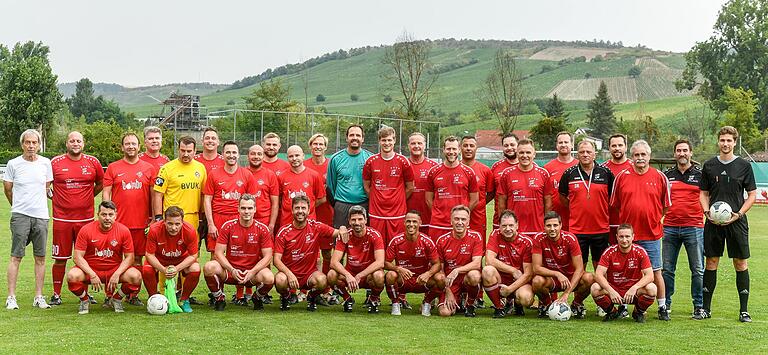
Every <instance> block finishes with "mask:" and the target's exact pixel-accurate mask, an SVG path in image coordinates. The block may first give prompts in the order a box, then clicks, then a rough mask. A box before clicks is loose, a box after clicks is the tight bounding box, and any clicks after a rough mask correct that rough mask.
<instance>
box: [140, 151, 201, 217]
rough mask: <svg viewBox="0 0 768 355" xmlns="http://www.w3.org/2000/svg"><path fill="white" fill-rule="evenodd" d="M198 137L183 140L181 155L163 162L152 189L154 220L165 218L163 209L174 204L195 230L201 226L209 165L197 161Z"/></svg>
mask: <svg viewBox="0 0 768 355" xmlns="http://www.w3.org/2000/svg"><path fill="white" fill-rule="evenodd" d="M194 155H195V139H194V138H192V137H189V136H185V137H181V138H180V139H179V157H178V158H176V159H174V160H173V161H171V162H169V163H167V164H165V165H163V166H162V167H161V168H160V171H159V172H158V174H157V178H156V179H155V187H154V191H153V192H152V210H153V211H154V215H155V217H154V219H155V220H156V221H158V220H161V219H162V217H163V211H165V210H166V209H168V207H170V206H179V207H181V209H182V210H184V220H185V221H187V222H189V223H190V224H192V226H193V227H195V229H197V227H198V226H199V221H200V220H199V215H198V213H199V212H200V210H201V209H202V205H203V203H202V189H203V183H204V182H205V179H206V176H207V174H206V172H205V166H204V165H203V164H202V163H200V162H198V161H196V160H194V159H193V157H194Z"/></svg>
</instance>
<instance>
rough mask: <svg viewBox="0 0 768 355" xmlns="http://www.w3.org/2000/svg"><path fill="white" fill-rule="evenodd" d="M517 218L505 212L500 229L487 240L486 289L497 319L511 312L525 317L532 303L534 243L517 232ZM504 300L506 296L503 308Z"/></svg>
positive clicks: (484, 275)
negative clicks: (527, 308) (513, 311)
mask: <svg viewBox="0 0 768 355" xmlns="http://www.w3.org/2000/svg"><path fill="white" fill-rule="evenodd" d="M517 226H518V224H517V216H516V215H515V213H514V212H512V211H510V210H506V211H504V212H502V213H501V216H500V217H499V229H497V230H494V231H493V232H492V233H491V236H490V237H489V238H488V245H487V248H486V251H485V267H484V268H483V287H484V288H485V292H486V293H487V294H488V298H490V299H491V302H493V308H494V309H495V311H494V312H493V317H494V318H501V317H504V315H506V314H507V313H509V312H510V311H511V310H512V305H514V310H515V315H520V316H522V315H523V314H524V312H525V311H524V307H529V306H530V305H531V304H533V289H532V288H531V278H533V267H532V266H531V247H532V246H533V241H531V239H529V238H528V237H526V236H523V235H520V234H518V233H517ZM501 297H506V299H507V300H506V306H502V302H501Z"/></svg>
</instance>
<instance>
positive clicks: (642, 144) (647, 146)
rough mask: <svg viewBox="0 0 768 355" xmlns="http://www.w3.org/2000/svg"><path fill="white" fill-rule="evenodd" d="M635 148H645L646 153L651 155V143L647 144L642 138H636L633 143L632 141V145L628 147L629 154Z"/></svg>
mask: <svg viewBox="0 0 768 355" xmlns="http://www.w3.org/2000/svg"><path fill="white" fill-rule="evenodd" d="M637 148H645V149H646V150H648V155H651V145H650V144H648V142H646V141H645V140H644V139H638V140H636V141H635V142H634V143H632V147H631V148H630V149H629V152H630V154H632V153H634V151H635V149H637Z"/></svg>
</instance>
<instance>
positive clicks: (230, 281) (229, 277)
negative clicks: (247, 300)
mask: <svg viewBox="0 0 768 355" xmlns="http://www.w3.org/2000/svg"><path fill="white" fill-rule="evenodd" d="M240 271H243V270H240ZM224 273H225V275H224V280H221V282H223V283H225V284H227V285H243V286H245V287H252V286H256V285H254V284H253V283H251V281H250V280H248V281H246V282H245V283H244V284H241V283H240V282H239V281H237V278H235V277H234V276H232V274H230V273H229V271H227V270H224Z"/></svg>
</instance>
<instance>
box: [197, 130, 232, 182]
mask: <svg viewBox="0 0 768 355" xmlns="http://www.w3.org/2000/svg"><path fill="white" fill-rule="evenodd" d="M195 160H197V161H199V162H201V163H202V164H203V165H205V171H206V172H207V173H208V174H210V173H211V171H212V170H216V169H220V168H222V167H224V164H226V161H225V160H224V157H223V156H222V155H221V154H219V133H218V132H217V131H216V128H213V127H207V128H206V129H205V130H203V152H202V153H198V154H196V155H195Z"/></svg>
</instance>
